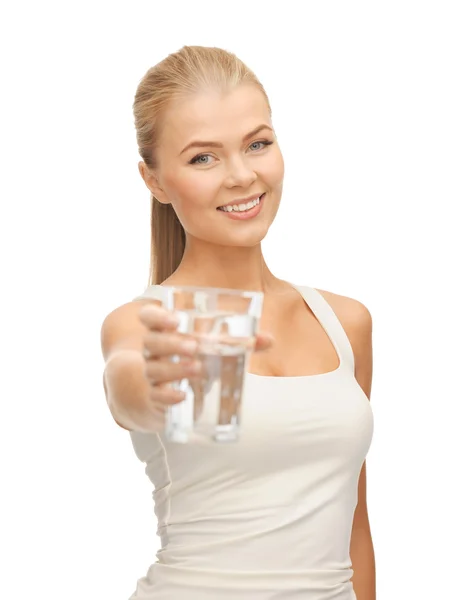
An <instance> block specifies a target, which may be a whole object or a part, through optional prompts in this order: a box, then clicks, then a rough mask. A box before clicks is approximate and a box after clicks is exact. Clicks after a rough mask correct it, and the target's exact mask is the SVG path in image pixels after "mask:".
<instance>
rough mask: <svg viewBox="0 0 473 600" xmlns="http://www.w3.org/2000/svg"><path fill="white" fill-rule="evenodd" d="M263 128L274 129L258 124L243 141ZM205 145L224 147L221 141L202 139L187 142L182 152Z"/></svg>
mask: <svg viewBox="0 0 473 600" xmlns="http://www.w3.org/2000/svg"><path fill="white" fill-rule="evenodd" d="M263 129H269V130H270V131H273V129H272V128H271V127H270V126H269V125H265V124H263V125H258V127H256V128H255V129H253V130H252V131H250V132H249V133H247V134H246V135H245V136H244V138H243V141H244V142H246V141H247V140H249V139H250V138H252V137H253V136H254V135H256V134H257V133H259V132H260V131H263ZM204 146H205V147H209V148H223V144H221V143H220V142H203V141H200V140H195V141H194V142H191V143H190V144H187V146H186V147H185V148H184V149H183V150H181V154H184V152H185V151H186V150H189V149H190V148H202V147H204Z"/></svg>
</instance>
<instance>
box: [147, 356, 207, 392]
mask: <svg viewBox="0 0 473 600" xmlns="http://www.w3.org/2000/svg"><path fill="white" fill-rule="evenodd" d="M201 373H202V363H201V362H200V361H195V360H191V361H180V362H178V363H174V362H171V361H167V360H148V361H146V363H145V375H146V377H147V379H148V381H149V382H150V384H151V386H159V385H161V384H163V383H169V382H171V381H180V380H181V379H188V378H189V377H195V376H198V375H200V374H201Z"/></svg>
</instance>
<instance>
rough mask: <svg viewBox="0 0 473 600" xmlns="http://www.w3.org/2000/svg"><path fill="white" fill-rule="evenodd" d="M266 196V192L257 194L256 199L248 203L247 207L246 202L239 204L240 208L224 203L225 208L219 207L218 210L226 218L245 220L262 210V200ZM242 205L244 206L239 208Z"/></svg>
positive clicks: (255, 215)
mask: <svg viewBox="0 0 473 600" xmlns="http://www.w3.org/2000/svg"><path fill="white" fill-rule="evenodd" d="M265 198H266V193H264V194H262V195H261V196H257V197H256V200H253V201H252V202H250V203H249V207H248V203H247V204H243V205H242V204H240V205H239V206H240V208H237V209H236V210H234V209H233V205H232V204H230V205H228V204H227V205H226V207H225V208H220V209H219V212H220V214H221V215H222V216H224V217H225V218H228V219H232V220H236V221H247V220H249V219H253V218H254V217H257V216H258V215H259V213H260V212H261V210H262V207H263V203H264V200H265ZM236 206H238V205H236ZM242 206H244V207H245V208H243V209H242V208H241V207H242Z"/></svg>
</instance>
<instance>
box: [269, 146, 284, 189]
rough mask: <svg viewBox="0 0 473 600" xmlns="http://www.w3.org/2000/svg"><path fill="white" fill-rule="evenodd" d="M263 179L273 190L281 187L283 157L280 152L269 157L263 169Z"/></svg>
mask: <svg viewBox="0 0 473 600" xmlns="http://www.w3.org/2000/svg"><path fill="white" fill-rule="evenodd" d="M265 171H266V172H265V179H266V181H267V182H268V183H269V184H270V186H271V187H272V188H273V189H274V190H278V189H280V188H281V187H282V183H283V179H284V159H283V157H282V154H281V153H280V152H278V153H275V154H274V155H273V156H272V157H271V161H269V162H268V164H267V165H266V169H265Z"/></svg>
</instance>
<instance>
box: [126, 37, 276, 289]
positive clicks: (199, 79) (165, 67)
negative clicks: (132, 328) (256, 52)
mask: <svg viewBox="0 0 473 600" xmlns="http://www.w3.org/2000/svg"><path fill="white" fill-rule="evenodd" d="M242 83H252V84H254V85H256V86H257V87H258V88H259V89H260V90H261V92H262V93H263V94H264V97H265V99H266V101H267V103H268V107H269V110H270V111H271V108H270V104H269V100H268V96H267V94H266V92H265V90H264V88H263V86H262V84H261V83H260V81H259V80H258V78H257V77H256V75H255V74H254V73H253V72H252V71H251V70H250V69H249V68H248V67H247V66H246V65H245V64H244V63H243V62H242V61H241V60H240V59H239V58H238V57H237V56H235V55H234V54H232V53H231V52H228V51H226V50H222V49H221V48H209V47H205V46H184V47H183V48H181V49H180V50H179V51H178V52H175V53H173V54H170V55H169V56H167V57H166V58H165V59H164V60H162V61H161V62H159V63H158V64H157V65H155V66H154V67H151V68H150V69H149V70H148V71H147V72H146V74H145V75H144V77H143V78H142V79H141V81H140V83H139V85H138V88H137V90H136V94H135V99H134V103H133V114H134V118H135V128H136V138H137V142H138V150H139V153H140V156H141V158H142V159H143V162H144V163H145V164H146V165H147V166H148V167H149V168H151V169H153V168H155V167H156V159H155V150H156V147H157V144H158V143H159V136H160V132H161V130H162V126H163V123H164V118H165V112H166V109H167V108H168V106H169V105H170V104H171V103H172V102H173V101H175V100H176V99H179V98H182V97H186V96H189V95H192V94H195V93H197V92H199V91H201V90H203V89H204V90H205V89H214V88H217V89H221V90H222V91H230V90H232V89H233V88H235V87H236V86H238V85H239V84H242ZM185 244H186V238H185V232H184V229H183V227H182V225H181V223H180V221H179V219H178V218H177V215H176V213H175V211H174V208H173V207H172V205H171V204H161V203H160V202H158V200H156V198H155V197H154V196H151V257H150V272H149V282H148V283H149V285H154V284H160V283H162V282H163V281H164V280H165V279H167V278H168V277H169V276H170V275H171V274H172V273H174V271H175V270H176V269H177V267H178V266H179V264H180V262H181V260H182V256H183V254H184V248H185Z"/></svg>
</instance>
